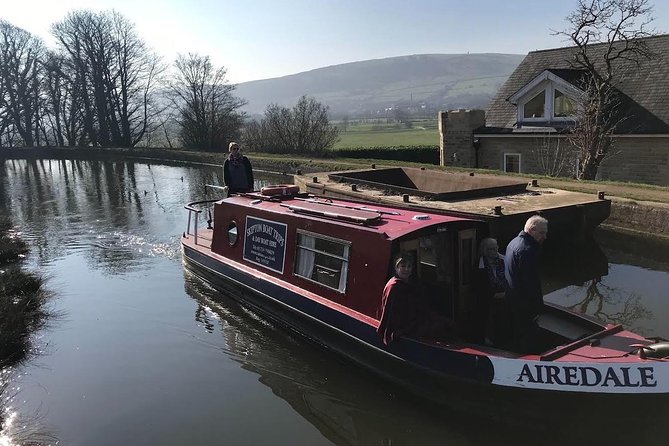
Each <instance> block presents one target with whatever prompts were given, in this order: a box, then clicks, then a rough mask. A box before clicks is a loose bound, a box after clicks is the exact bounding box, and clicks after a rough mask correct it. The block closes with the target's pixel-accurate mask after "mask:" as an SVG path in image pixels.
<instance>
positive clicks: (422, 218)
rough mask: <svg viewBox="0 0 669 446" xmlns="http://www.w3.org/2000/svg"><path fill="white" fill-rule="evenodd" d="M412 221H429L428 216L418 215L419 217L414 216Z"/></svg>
mask: <svg viewBox="0 0 669 446" xmlns="http://www.w3.org/2000/svg"><path fill="white" fill-rule="evenodd" d="M413 219H414V220H418V221H423V220H429V219H430V216H429V215H425V214H419V215H414V216H413Z"/></svg>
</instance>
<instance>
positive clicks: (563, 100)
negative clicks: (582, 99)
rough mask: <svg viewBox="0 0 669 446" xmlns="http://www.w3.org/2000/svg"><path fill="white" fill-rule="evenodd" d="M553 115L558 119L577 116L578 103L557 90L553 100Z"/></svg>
mask: <svg viewBox="0 0 669 446" xmlns="http://www.w3.org/2000/svg"><path fill="white" fill-rule="evenodd" d="M553 115H554V116H555V117H556V118H569V117H574V116H576V101H575V100H573V99H572V98H570V97H569V96H567V95H566V94H564V93H562V92H561V91H560V90H558V89H555V99H554V100H553Z"/></svg>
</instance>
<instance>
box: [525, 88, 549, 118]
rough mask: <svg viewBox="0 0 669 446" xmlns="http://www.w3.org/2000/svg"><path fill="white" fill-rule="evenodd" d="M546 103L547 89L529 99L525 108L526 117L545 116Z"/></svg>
mask: <svg viewBox="0 0 669 446" xmlns="http://www.w3.org/2000/svg"><path fill="white" fill-rule="evenodd" d="M545 103H546V90H542V91H541V92H540V93H539V94H538V95H536V96H535V97H533V98H532V99H530V100H529V101H527V103H526V104H525V107H524V110H525V114H524V117H525V118H543V117H544V109H545Z"/></svg>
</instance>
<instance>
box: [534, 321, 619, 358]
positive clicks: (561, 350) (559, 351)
mask: <svg viewBox="0 0 669 446" xmlns="http://www.w3.org/2000/svg"><path fill="white" fill-rule="evenodd" d="M621 331H623V326H622V325H620V324H616V325H612V326H611V327H609V328H606V329H604V330H602V331H599V332H597V333H593V334H591V335H589V336H585V337H583V338H581V339H577V340H576V341H574V342H571V343H569V344H566V345H561V346H559V347H557V348H554V349H553V350H550V351H548V352H546V353H543V354H541V355H540V356H539V360H541V361H553V360H554V359H557V358H559V357H561V356H564V355H566V354H567V353H569V352H570V351H573V350H575V349H577V348H578V347H582V346H584V345H586V344H591V343H593V342H598V341H599V339H601V338H603V337H604V336H608V335H612V334H615V333H618V332H621Z"/></svg>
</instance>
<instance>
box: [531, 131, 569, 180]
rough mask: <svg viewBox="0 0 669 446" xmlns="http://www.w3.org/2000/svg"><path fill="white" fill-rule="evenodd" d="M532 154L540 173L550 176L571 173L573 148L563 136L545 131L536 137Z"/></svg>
mask: <svg viewBox="0 0 669 446" xmlns="http://www.w3.org/2000/svg"><path fill="white" fill-rule="evenodd" d="M532 155H533V156H534V158H535V160H536V162H537V165H538V166H539V169H540V170H541V173H542V174H544V175H548V176H551V177H558V176H563V175H565V174H567V173H573V169H574V167H573V165H574V159H575V155H574V149H573V145H572V144H570V143H569V141H568V140H566V139H565V138H562V137H560V136H559V135H555V134H552V133H547V134H545V135H544V136H543V137H541V138H536V140H535V142H534V144H533V148H532Z"/></svg>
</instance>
